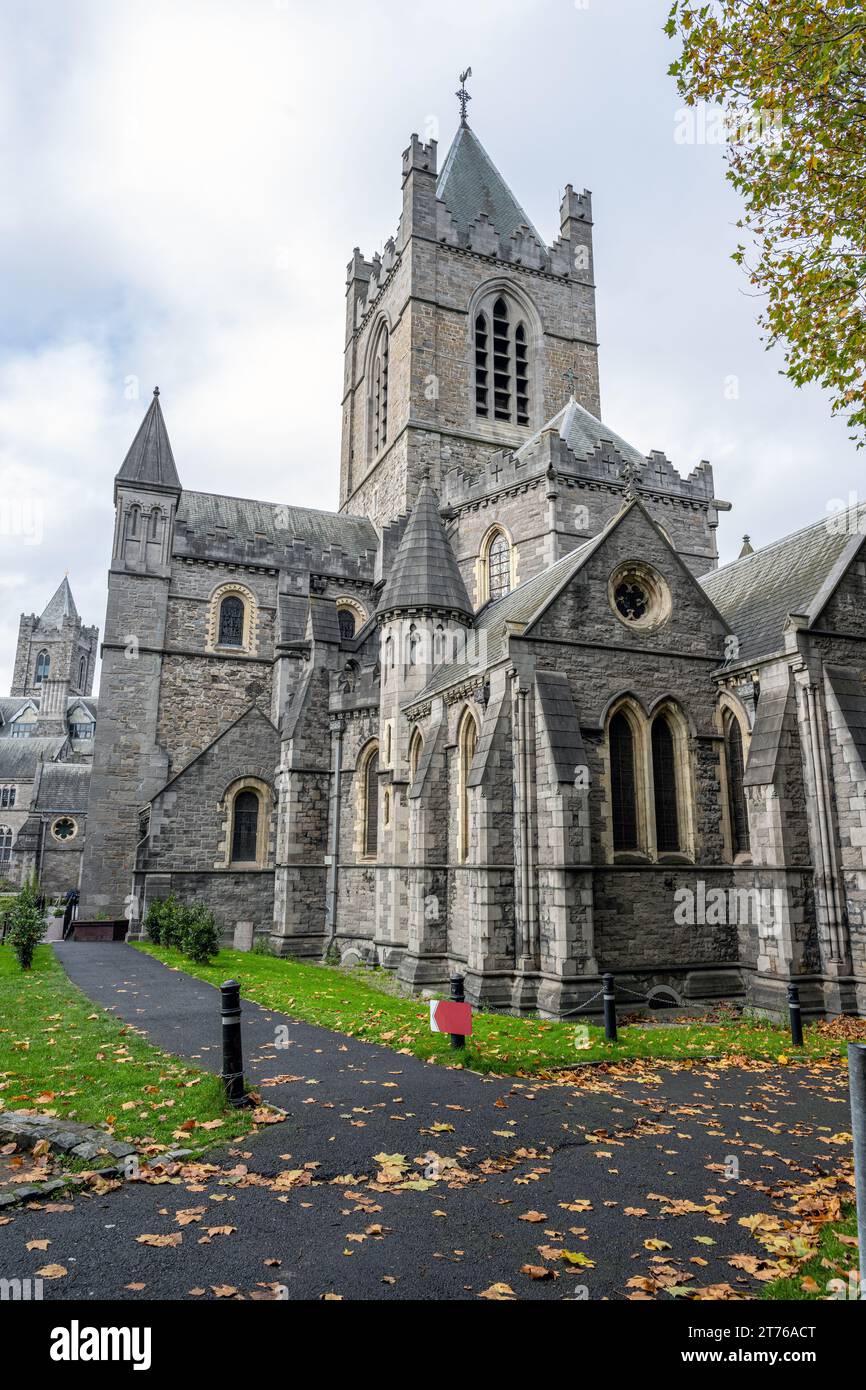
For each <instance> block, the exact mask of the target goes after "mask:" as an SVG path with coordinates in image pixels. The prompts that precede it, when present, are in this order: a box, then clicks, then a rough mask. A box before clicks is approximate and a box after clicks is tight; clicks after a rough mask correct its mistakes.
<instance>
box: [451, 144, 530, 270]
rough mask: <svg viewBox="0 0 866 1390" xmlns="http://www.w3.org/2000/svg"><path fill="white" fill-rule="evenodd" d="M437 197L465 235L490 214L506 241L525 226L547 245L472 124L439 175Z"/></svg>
mask: <svg viewBox="0 0 866 1390" xmlns="http://www.w3.org/2000/svg"><path fill="white" fill-rule="evenodd" d="M436 196H437V198H440V199H441V200H442V202H443V203H444V204H445V206H446V207H447V209H448V211H449V212H450V213H451V216H452V217H453V218H454V221H455V222H456V223H457V228H458V231H460V232H463V233H464V234H466V233H468V231H469V228H470V226H471V224H472V223H473V222H474V221H475V220H476V218H478V217H479V216H480V214H481V213H482V212H486V213H487V216H488V217H489V218H490V221H491V222H492V223H493V226H494V227H495V228H496V230H497V232H498V233H499V235H500V237H501V238H503V239H504V240H507V238H508V237H510V236H511V233H512V232H516V231H517V228H518V227H521V226H524V225H525V226H527V227H528V228H529V230H530V231H531V232H532V234H533V235H534V236H535V237H536V238H537V239H538V242H539V244H540V245H541V246H544V240H543V238H542V237H541V236H540V235H539V233H538V232H537V231H536V229H535V227H534V226H533V225H532V223H531V222H530V220H529V218H528V217H527V215H526V213H525V212H524V211H523V208H522V207H521V206H520V204H519V203H518V201H517V199H516V198H515V196H514V194H513V193H512V192H511V189H510V188H509V187H508V184H507V183H506V182H505V180H504V178H503V177H502V175H501V174H500V172H499V170H498V169H497V168H496V165H495V164H494V163H493V160H492V159H491V158H490V155H489V154H488V153H487V151H486V150H485V148H484V146H483V145H482V143H481V141H480V140H479V139H478V136H477V135H476V134H475V132H474V131H473V130H471V129H470V127H469V126H468V125H462V126H461V127H460V129H459V130H458V131H457V134H456V135H455V136H454V142H453V144H452V146H451V149H450V150H449V151H448V158H447V159H446V160H445V163H444V165H443V166H442V173H441V174H440V175H439V181H438V183H437V185H436Z"/></svg>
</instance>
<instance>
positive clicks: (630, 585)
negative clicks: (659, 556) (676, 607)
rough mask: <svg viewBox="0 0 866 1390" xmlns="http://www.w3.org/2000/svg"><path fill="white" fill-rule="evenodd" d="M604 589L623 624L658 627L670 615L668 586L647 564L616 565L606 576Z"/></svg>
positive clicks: (627, 625)
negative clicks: (605, 588) (615, 568)
mask: <svg viewBox="0 0 866 1390" xmlns="http://www.w3.org/2000/svg"><path fill="white" fill-rule="evenodd" d="M608 592H609V597H610V603H611V607H612V608H613V611H614V612H615V613H616V616H617V617H618V618H619V620H620V622H622V623H624V624H625V625H626V627H636V628H653V627H659V626H660V625H661V624H662V623H663V622H665V621H666V620H667V618H668V617H669V616H670V611H671V593H670V589H669V588H668V586H667V584H666V583H665V581H664V580H663V579H662V577H661V575H660V574H657V573H656V571H655V570H654V569H651V568H650V566H649V565H644V564H641V563H638V562H631V563H629V564H626V565H620V567H619V569H617V570H614V572H613V574H612V575H611V577H610V583H609V586H608Z"/></svg>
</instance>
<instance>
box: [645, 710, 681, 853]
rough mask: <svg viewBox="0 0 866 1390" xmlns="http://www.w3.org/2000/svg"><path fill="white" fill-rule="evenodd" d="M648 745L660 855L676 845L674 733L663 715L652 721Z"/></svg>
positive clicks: (674, 848) (677, 837)
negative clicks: (650, 754)
mask: <svg viewBox="0 0 866 1390" xmlns="http://www.w3.org/2000/svg"><path fill="white" fill-rule="evenodd" d="M652 746H653V793H654V799H655V815H656V849H657V850H658V851H659V853H660V854H672V853H675V852H676V851H677V850H678V849H679V848H680V822H679V810H678V808H677V769H676V756H675V752H674V736H673V733H672V731H671V726H670V724H669V723H668V721H667V720H666V719H665V718H664V716H660V717H659V718H658V719H656V721H655V723H654V724H653V728H652Z"/></svg>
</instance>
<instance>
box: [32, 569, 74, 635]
mask: <svg viewBox="0 0 866 1390" xmlns="http://www.w3.org/2000/svg"><path fill="white" fill-rule="evenodd" d="M77 617H78V609H77V608H76V607H75V599H74V598H73V597H72V590H71V589H70V587H69V580H68V579H67V578H66V575H64V576H63V579H62V580H61V581H60V585H59V586H58V589H57V591H56V593H55V594H54V595H53V596H52V597H51V598H50V599H49V600H48V602H47V603H46V605H45V607H44V608H43V610H42V613H41V615H40V618H39V625H40V627H60V625H61V623H62V622H63V619H64V618H77Z"/></svg>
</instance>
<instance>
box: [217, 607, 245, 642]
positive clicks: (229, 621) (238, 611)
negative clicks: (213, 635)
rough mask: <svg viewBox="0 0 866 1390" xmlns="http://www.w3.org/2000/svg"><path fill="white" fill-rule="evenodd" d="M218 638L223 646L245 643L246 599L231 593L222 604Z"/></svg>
mask: <svg viewBox="0 0 866 1390" xmlns="http://www.w3.org/2000/svg"><path fill="white" fill-rule="evenodd" d="M218 640H219V645H220V646H221V647H242V646H243V645H244V601H243V599H242V598H238V596H237V594H229V595H228V596H227V597H226V598H224V599H223V601H222V603H221V604H220V627H219V639H218Z"/></svg>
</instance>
